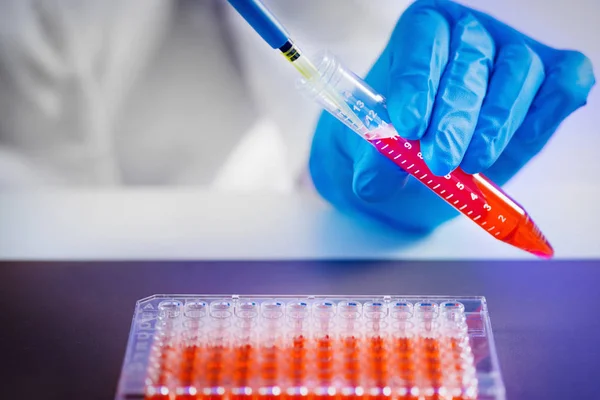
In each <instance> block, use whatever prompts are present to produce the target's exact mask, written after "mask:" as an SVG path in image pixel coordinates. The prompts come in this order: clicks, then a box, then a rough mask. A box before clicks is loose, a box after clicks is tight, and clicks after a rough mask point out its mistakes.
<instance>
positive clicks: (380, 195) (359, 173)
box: [352, 145, 409, 202]
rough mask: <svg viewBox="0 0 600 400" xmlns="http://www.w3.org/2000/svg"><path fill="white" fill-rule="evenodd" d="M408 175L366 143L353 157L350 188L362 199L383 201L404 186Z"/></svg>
mask: <svg viewBox="0 0 600 400" xmlns="http://www.w3.org/2000/svg"><path fill="white" fill-rule="evenodd" d="M408 177H409V175H408V174H407V173H406V172H405V171H403V170H402V169H401V168H399V167H398V166H397V165H395V164H394V163H393V162H392V161H390V160H389V159H387V158H386V157H384V156H383V155H382V154H381V153H379V151H377V149H376V148H375V147H373V146H371V145H368V146H364V147H363V148H362V151H361V154H359V155H358V157H357V158H356V159H355V162H354V177H353V181H352V190H353V191H354V194H356V196H358V197H359V198H360V199H361V200H363V201H366V202H378V201H384V200H387V199H389V198H390V197H392V196H393V195H394V194H395V193H396V192H397V191H398V190H400V189H401V188H402V187H404V185H406V182H407V180H408Z"/></svg>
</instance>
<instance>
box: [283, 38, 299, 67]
mask: <svg viewBox="0 0 600 400" xmlns="http://www.w3.org/2000/svg"><path fill="white" fill-rule="evenodd" d="M279 51H281V52H282V53H283V56H284V57H285V58H287V59H288V60H289V61H291V62H294V61H296V60H297V59H298V58H299V57H300V52H299V51H298V50H296V48H295V47H294V45H293V44H292V42H290V41H289V40H288V41H287V42H285V44H284V45H283V46H281V47H280V48H279Z"/></svg>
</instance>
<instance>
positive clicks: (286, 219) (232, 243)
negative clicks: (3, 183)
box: [0, 184, 600, 260]
mask: <svg viewBox="0 0 600 400" xmlns="http://www.w3.org/2000/svg"><path fill="white" fill-rule="evenodd" d="M513 189H514V190H512V192H510V191H509V193H511V194H512V195H513V196H514V197H515V198H516V199H517V200H518V201H519V202H520V203H521V204H523V206H524V207H525V208H526V209H527V210H528V211H529V212H530V213H531V215H532V217H533V218H534V220H535V221H536V222H537V223H538V224H539V226H540V227H541V229H542V231H543V232H544V233H545V234H546V235H547V237H548V238H549V240H550V241H551V243H552V244H553V246H554V247H555V250H556V257H557V258H562V259H565V258H571V259H572V258H599V257H600V236H599V235H598V231H597V229H598V222H600V210H599V208H598V206H597V204H598V199H600V187H598V186H592V187H585V186H581V185H572V186H569V185H568V184H567V185H564V184H563V185H562V186H561V191H560V193H559V194H558V196H559V197H556V196H557V192H555V191H554V189H553V188H551V187H550V186H545V187H542V186H540V187H531V186H528V187H526V188H525V187H523V186H521V187H519V185H513ZM574 199H577V200H576V202H575V201H574ZM569 204H577V206H576V207H575V206H572V207H570V206H569ZM0 258H1V259H28V260H34V259H45V260H52V259H60V260H68V259H92V260H106V259H121V260H125V259H143V260H151V259H169V260H180V259H200V260H206V259H214V260H219V259H231V260H236V259H237V260H251V259H357V258H358V259H360V258H362V259H367V258H368V259H378V258H400V259H508V258H510V259H533V258H534V257H533V256H530V255H528V254H526V253H524V252H521V251H519V250H516V249H513V248H512V247H510V246H508V245H505V244H503V243H501V242H499V241H497V240H495V239H494V238H492V237H491V236H489V235H487V234H486V233H485V232H483V231H482V230H481V229H480V228H478V227H477V226H476V225H475V224H473V223H472V222H470V221H469V220H468V219H466V218H464V217H461V218H458V219H456V220H454V221H452V222H450V223H448V224H446V225H444V226H442V227H441V228H440V229H439V230H438V231H437V232H436V233H435V234H434V235H433V236H431V237H430V238H428V239H427V240H424V241H421V242H417V243H410V242H407V240H406V239H403V238H402V237H400V236H398V235H397V234H396V233H393V232H385V231H382V230H380V229H378V228H376V227H374V226H369V225H368V224H365V223H359V222H357V221H356V220H353V219H350V218H348V217H345V216H342V215H340V214H338V213H337V212H336V211H334V210H332V209H331V208H330V207H329V205H327V204H326V203H324V202H323V201H322V200H320V199H319V198H318V197H316V196H314V195H312V194H310V193H305V194H295V195H276V194H268V193H265V194H252V193H232V192H229V193H227V192H218V191H215V190H212V191H209V190H185V189H177V190H172V189H169V190H165V189H137V190H126V191H121V190H115V191H109V190H64V191H56V190H55V191H51V192H49V191H45V192H37V193H35V192H30V193H26V192H21V193H14V192H13V193H0Z"/></svg>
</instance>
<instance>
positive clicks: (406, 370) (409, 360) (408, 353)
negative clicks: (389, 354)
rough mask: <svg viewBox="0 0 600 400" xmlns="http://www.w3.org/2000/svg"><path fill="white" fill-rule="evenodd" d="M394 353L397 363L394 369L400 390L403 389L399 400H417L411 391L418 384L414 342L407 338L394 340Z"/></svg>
mask: <svg viewBox="0 0 600 400" xmlns="http://www.w3.org/2000/svg"><path fill="white" fill-rule="evenodd" d="M393 353H394V361H395V365H394V366H393V368H394V370H395V372H396V374H397V378H398V386H399V389H401V390H400V391H399V393H398V399H399V400H416V399H417V396H414V395H413V394H412V393H411V389H412V388H413V387H415V386H416V383H417V382H416V354H415V343H414V340H413V339H410V338H406V337H401V338H396V339H394V346H393Z"/></svg>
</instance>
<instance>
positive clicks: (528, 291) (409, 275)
mask: <svg viewBox="0 0 600 400" xmlns="http://www.w3.org/2000/svg"><path fill="white" fill-rule="evenodd" d="M598 282H600V262H597V261H581V260H580V261H569V260H560V261H548V262H540V261H526V260H521V261H507V260H499V261H476V260H471V261H447V262H442V261H419V260H412V261H397V260H388V261H385V260H362V261H347V260H346V261H344V260H339V261H334V260H330V261H314V260H313V261H311V260H295V261H289V260H288V261H277V260H270V261H260V260H256V261H146V262H141V261H140V262H134V261H121V262H117V261H95V262H91V261H90V262H83V261H81V262H67V261H54V262H45V261H29V262H16V261H4V262H2V263H0V304H2V311H3V312H2V313H0V323H1V326H2V329H1V330H0V338H1V340H0V354H2V359H3V362H2V365H1V367H0V370H1V372H0V376H2V381H3V382H4V383H3V385H2V398H7V399H16V398H19V399H34V398H44V399H47V400H51V399H61V400H64V399H110V398H113V396H114V395H115V392H116V387H117V383H118V380H119V375H120V372H121V367H122V363H123V359H124V355H125V354H124V353H125V349H126V347H127V340H128V335H129V331H130V327H131V322H132V317H133V312H134V308H135V304H136V301H137V300H139V299H142V298H145V297H147V296H151V295H154V294H225V295H228V294H229V295H231V294H240V295H243V294H263V295H264V294H266V295H269V294H298V295H300V294H303V295H306V294H309V295H310V294H324V295H339V296H343V295H443V296H445V295H448V296H457V297H462V296H473V295H482V296H485V297H486V299H487V306H488V309H489V314H490V317H491V323H492V329H493V333H494V338H495V343H496V350H497V353H498V358H499V363H500V368H501V371H502V375H503V378H504V384H505V386H506V393H507V398H508V399H510V400H521V399H522V400H529V399H548V400H550V399H575V398H577V399H593V398H597V397H598V388H597V382H596V378H597V377H598V376H600V363H599V362H598V357H599V356H600V341H598V337H599V336H600V319H598V318H597V317H596V310H597V306H598V304H600V291H599V290H598Z"/></svg>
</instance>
